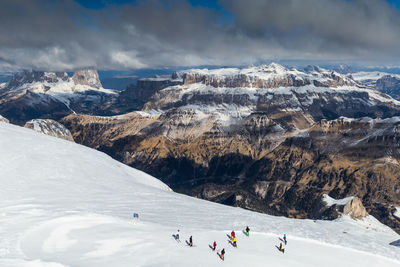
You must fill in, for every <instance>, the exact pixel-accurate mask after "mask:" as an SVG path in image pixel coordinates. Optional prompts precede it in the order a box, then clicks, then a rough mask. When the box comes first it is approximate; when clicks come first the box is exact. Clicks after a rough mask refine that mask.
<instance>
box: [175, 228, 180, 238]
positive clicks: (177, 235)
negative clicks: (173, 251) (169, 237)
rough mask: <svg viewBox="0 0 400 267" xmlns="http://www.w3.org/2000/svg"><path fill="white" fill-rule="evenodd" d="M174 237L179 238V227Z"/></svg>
mask: <svg viewBox="0 0 400 267" xmlns="http://www.w3.org/2000/svg"><path fill="white" fill-rule="evenodd" d="M175 239H176V240H179V229H178V233H177V234H176V235H175Z"/></svg>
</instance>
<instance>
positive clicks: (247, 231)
mask: <svg viewBox="0 0 400 267" xmlns="http://www.w3.org/2000/svg"><path fill="white" fill-rule="evenodd" d="M246 235H247V236H249V235H250V228H249V226H246Z"/></svg>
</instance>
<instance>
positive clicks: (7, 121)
mask: <svg viewBox="0 0 400 267" xmlns="http://www.w3.org/2000/svg"><path fill="white" fill-rule="evenodd" d="M0 122H5V123H10V121H9V120H7V119H6V118H4V117H3V116H1V115H0Z"/></svg>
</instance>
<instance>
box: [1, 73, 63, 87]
mask: <svg viewBox="0 0 400 267" xmlns="http://www.w3.org/2000/svg"><path fill="white" fill-rule="evenodd" d="M68 78H69V77H68V74H67V73H66V72H45V71H37V70H23V71H21V72H18V73H17V74H15V75H14V76H13V77H12V78H11V80H10V81H9V82H8V83H7V85H6V86H5V87H6V88H9V89H11V88H16V87H19V86H22V85H24V84H27V83H34V82H47V83H56V82H58V81H59V80H63V81H67V80H68Z"/></svg>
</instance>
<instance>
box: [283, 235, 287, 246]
mask: <svg viewBox="0 0 400 267" xmlns="http://www.w3.org/2000/svg"><path fill="white" fill-rule="evenodd" d="M283 242H285V245H286V244H287V240H286V234H283Z"/></svg>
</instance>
